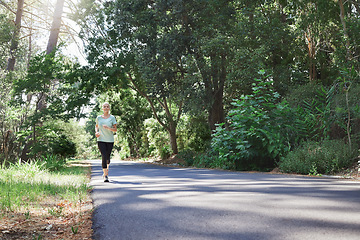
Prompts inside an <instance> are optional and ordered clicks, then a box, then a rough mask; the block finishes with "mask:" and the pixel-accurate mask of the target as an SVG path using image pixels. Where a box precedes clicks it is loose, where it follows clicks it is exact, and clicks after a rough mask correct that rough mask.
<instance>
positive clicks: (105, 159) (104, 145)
mask: <svg viewBox="0 0 360 240" xmlns="http://www.w3.org/2000/svg"><path fill="white" fill-rule="evenodd" d="M113 146H114V143H113V142H98V147H99V150H100V153H101V157H102V168H107V165H108V164H110V155H111V150H112V149H113Z"/></svg>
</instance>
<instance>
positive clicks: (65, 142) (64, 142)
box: [52, 134, 76, 157]
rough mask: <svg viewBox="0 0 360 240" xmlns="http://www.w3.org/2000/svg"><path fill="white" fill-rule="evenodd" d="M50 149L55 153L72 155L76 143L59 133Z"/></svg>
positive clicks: (65, 155)
mask: <svg viewBox="0 0 360 240" xmlns="http://www.w3.org/2000/svg"><path fill="white" fill-rule="evenodd" d="M52 150H53V153H54V154H55V155H60V156H62V157H73V156H74V155H75V154H76V145H75V143H74V142H73V141H71V140H70V139H69V138H67V137H66V135H64V134H61V135H60V136H59V137H57V138H55V139H54V141H53V142H52Z"/></svg>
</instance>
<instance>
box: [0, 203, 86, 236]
mask: <svg viewBox="0 0 360 240" xmlns="http://www.w3.org/2000/svg"><path fill="white" fill-rule="evenodd" d="M49 203H51V204H49ZM49 209H61V211H60V210H59V212H58V213H60V214H54V215H53V214H51V211H49ZM91 217H92V202H91V199H90V196H87V198H86V199H83V200H82V201H78V202H77V203H75V204H74V203H72V202H69V201H67V200H61V199H56V197H55V199H48V198H47V199H43V201H42V202H40V203H39V204H38V206H37V207H32V208H31V209H25V210H23V211H17V212H8V213H5V214H3V215H2V216H0V239H14V240H15V239H16V240H20V239H50V240H52V239H66V240H72V239H74V240H75V239H76V240H79V239H83V240H85V239H92V229H91V227H92V220H91Z"/></svg>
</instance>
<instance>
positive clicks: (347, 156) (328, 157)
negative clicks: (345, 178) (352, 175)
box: [278, 140, 357, 174]
mask: <svg viewBox="0 0 360 240" xmlns="http://www.w3.org/2000/svg"><path fill="white" fill-rule="evenodd" d="M356 156H357V150H350V147H349V145H347V144H345V143H344V141H342V140H324V141H323V142H320V143H317V142H314V141H308V142H305V143H304V144H303V145H302V146H301V147H299V148H297V149H296V150H294V151H292V152H289V153H288V154H287V155H286V156H285V157H284V158H282V159H281V160H280V162H279V164H278V166H279V169H280V171H282V172H285V173H299V174H332V173H336V172H339V171H341V170H343V169H346V168H348V167H350V166H352V165H353V164H354V163H355V162H356Z"/></svg>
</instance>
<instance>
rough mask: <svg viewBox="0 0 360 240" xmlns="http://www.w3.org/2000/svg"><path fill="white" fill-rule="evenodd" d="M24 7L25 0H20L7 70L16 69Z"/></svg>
mask: <svg viewBox="0 0 360 240" xmlns="http://www.w3.org/2000/svg"><path fill="white" fill-rule="evenodd" d="M23 8H24V0H18V5H17V11H16V17H15V30H14V34H13V37H12V39H11V45H10V58H9V60H8V65H7V71H14V68H15V60H16V51H17V49H18V45H19V37H20V28H21V18H22V14H23V10H24V9H23Z"/></svg>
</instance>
